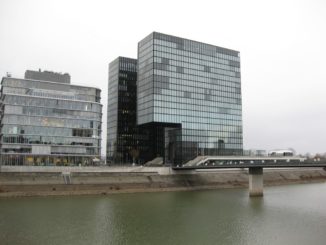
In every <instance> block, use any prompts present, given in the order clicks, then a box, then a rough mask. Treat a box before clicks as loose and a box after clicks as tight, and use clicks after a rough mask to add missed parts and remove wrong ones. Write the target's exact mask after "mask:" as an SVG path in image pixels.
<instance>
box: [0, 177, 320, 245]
mask: <svg viewBox="0 0 326 245" xmlns="http://www.w3.org/2000/svg"><path fill="white" fill-rule="evenodd" d="M264 191H265V192H264V194H265V196H264V197H263V198H253V199H250V198H249V197H248V191H247V190H246V189H233V190H210V191H193V192H166V193H137V194H116V195H109V196H80V197H40V198H39V197H38V198H12V199H0V244H15V245H16V244H25V245H26V244H42V245H44V244H200V245H204V244H296V245H298V244H305V245H306V244H310V245H312V244H323V245H324V244H326V184H325V183H323V184H306V185H292V186H280V187H269V188H265V190H264Z"/></svg>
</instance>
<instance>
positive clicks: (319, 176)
mask: <svg viewBox="0 0 326 245" xmlns="http://www.w3.org/2000/svg"><path fill="white" fill-rule="evenodd" d="M154 169H155V168H154ZM157 170H158V169H157ZM166 171H168V170H166ZM169 171H171V170H169ZM67 173H69V174H68V177H67ZM325 181H326V171H324V170H323V169H321V168H319V169H286V170H282V169H277V170H276V169H275V170H274V169H273V170H264V185H265V186H269V185H282V184H290V183H310V182H325ZM245 187H248V171H247V170H215V171H192V172H182V171H177V172H173V171H172V172H171V173H170V174H160V173H159V171H154V170H153V169H151V171H149V169H147V170H146V171H145V170H144V171H143V172H139V171H138V172H118V171H111V172H108V171H106V172H99V171H97V172H96V171H92V172H78V171H75V172H68V171H64V172H49V171H43V172H19V171H16V172H0V197H9V196H43V195H83V194H110V193H123V192H149V191H173V190H198V189H213V188H214V189H215V188H245Z"/></svg>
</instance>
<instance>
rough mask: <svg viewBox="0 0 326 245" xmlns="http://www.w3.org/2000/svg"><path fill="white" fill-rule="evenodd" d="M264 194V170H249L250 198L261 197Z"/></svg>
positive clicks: (258, 168)
mask: <svg viewBox="0 0 326 245" xmlns="http://www.w3.org/2000/svg"><path fill="white" fill-rule="evenodd" d="M263 193H264V183H263V168H261V167H252V168H249V196H250V197H260V196H263Z"/></svg>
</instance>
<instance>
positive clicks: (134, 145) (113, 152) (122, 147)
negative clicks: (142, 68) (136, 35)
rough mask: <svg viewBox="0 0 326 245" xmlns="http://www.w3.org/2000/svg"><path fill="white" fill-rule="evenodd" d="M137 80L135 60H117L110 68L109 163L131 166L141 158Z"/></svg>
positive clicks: (119, 58)
mask: <svg viewBox="0 0 326 245" xmlns="http://www.w3.org/2000/svg"><path fill="white" fill-rule="evenodd" d="M136 80H137V60H136V59H131V58H126V57H118V58H117V59H115V60H114V61H112V62H111V63H110V64H109V86H108V115H107V116H108V120H107V121H108V124H107V154H106V155H107V162H109V163H116V164H122V163H131V162H133V161H134V160H135V159H136V158H137V159H138V157H139V151H140V145H139V144H140V138H139V137H138V130H137V124H136V112H137V110H136Z"/></svg>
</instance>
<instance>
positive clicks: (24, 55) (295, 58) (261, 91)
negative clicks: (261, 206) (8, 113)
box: [0, 0, 326, 153]
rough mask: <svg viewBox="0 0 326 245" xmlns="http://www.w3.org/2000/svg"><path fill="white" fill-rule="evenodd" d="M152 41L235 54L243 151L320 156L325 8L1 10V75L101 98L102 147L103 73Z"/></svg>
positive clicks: (272, 4) (324, 140)
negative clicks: (187, 42)
mask: <svg viewBox="0 0 326 245" xmlns="http://www.w3.org/2000/svg"><path fill="white" fill-rule="evenodd" d="M152 31H158V32H163V33H166V34H171V35H176V36H180V37H184V38H189V39H193V40H196V41H201V42H206V43H210V44H213V45H217V46H221V47H226V48H230V49H235V50H238V51H240V53H241V73H242V74H241V79H242V98H243V99H242V102H243V124H244V147H245V148H246V149H250V148H256V149H267V150H270V149H275V148H287V147H292V148H294V149H295V150H296V151H297V152H299V153H306V152H312V153H316V152H326V127H325V125H326V113H325V108H326V85H325V84H326V61H325V60H326V1H325V0H307V1H298V0H297V1H286V0H273V1H262V0H260V1H259V0H255V1H251V0H246V1H241V0H225V1H224V0H223V1H218V0H215V1H207V0H201V1H191V0H187V1H177V0H164V1H153V0H152V1H146V0H137V1H136V0H134V1H132V0H130V1H128V0H123V1H120V0H119V1H108V0H103V1H100V0H91V1H84V0H78V1H77V0H76V1H74V0H71V1H69V0H53V1H50V0H0V75H1V76H4V75H5V74H6V72H7V71H8V72H11V73H12V75H13V77H23V75H24V72H25V70H26V69H38V68H41V69H45V70H52V71H58V72H68V73H70V75H71V76H72V83H73V84H80V85H87V86H96V87H99V88H101V89H102V103H103V105H104V107H103V108H104V110H103V129H104V130H103V138H104V141H103V142H105V140H106V107H107V87H108V63H109V62H110V61H112V60H113V59H115V58H116V57H117V56H127V57H132V58H136V57H137V43H138V41H140V40H141V39H142V38H144V37H145V36H146V35H148V34H149V33H151V32H152ZM104 150H105V144H103V150H102V152H104Z"/></svg>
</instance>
